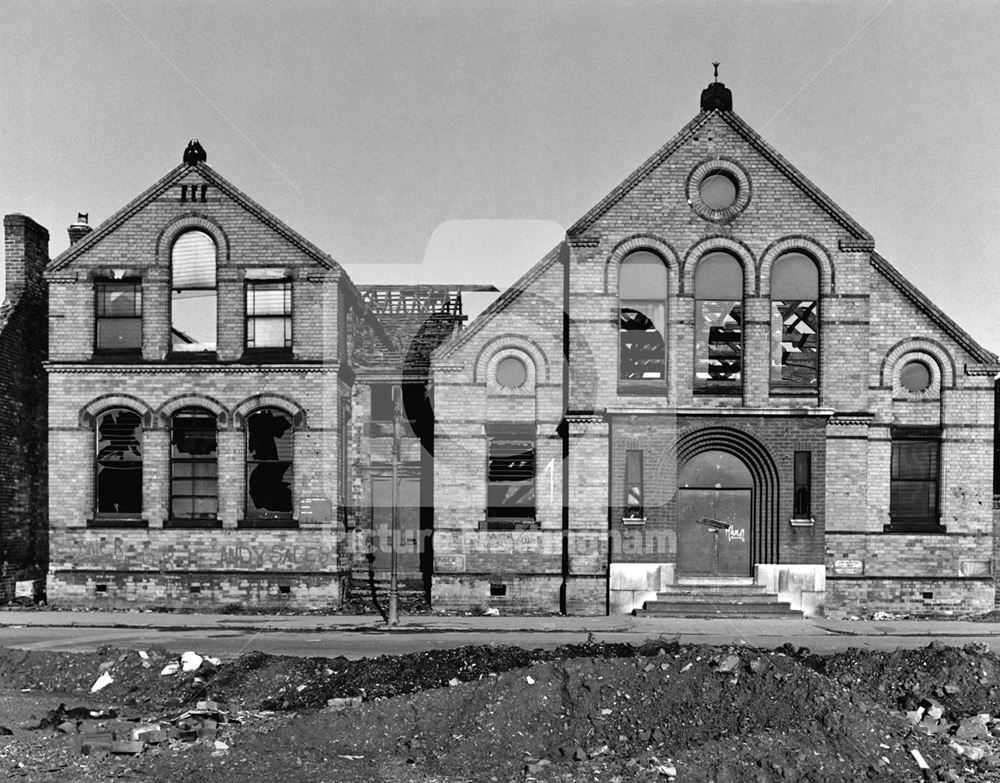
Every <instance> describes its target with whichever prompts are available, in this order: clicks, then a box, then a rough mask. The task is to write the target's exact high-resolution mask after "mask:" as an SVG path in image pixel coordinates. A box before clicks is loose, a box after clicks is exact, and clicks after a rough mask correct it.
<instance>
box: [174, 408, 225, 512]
mask: <svg viewBox="0 0 1000 783" xmlns="http://www.w3.org/2000/svg"><path fill="white" fill-rule="evenodd" d="M217 429H218V428H217V426H216V421H215V416H214V415H213V414H212V413H210V412H209V411H207V410H204V409H202V408H183V409H181V410H179V411H178V412H177V413H175V414H174V415H173V417H172V419H171V421H170V446H171V448H170V517H171V519H176V520H185V519H187V520H190V519H215V518H216V517H217V516H218V512H219V454H218V432H217Z"/></svg>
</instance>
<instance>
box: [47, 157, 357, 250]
mask: <svg viewBox="0 0 1000 783" xmlns="http://www.w3.org/2000/svg"><path fill="white" fill-rule="evenodd" d="M192 170H194V171H197V172H198V173H200V174H201V175H203V176H204V177H205V179H206V180H208V181H209V182H210V183H212V184H213V185H215V186H216V187H217V188H218V189H219V190H220V191H222V192H223V193H224V194H225V195H227V196H228V197H229V198H231V199H233V200H234V201H236V202H237V203H238V204H239V205H240V206H242V207H243V208H244V209H246V210H247V211H248V212H250V213H251V214H252V215H254V217H256V218H257V219H259V220H260V221H262V222H263V223H264V224H265V225H267V226H268V227H269V228H271V229H272V230H274V231H275V232H277V233H278V234H280V235H281V236H282V237H284V238H285V239H286V240H288V241H289V242H291V243H292V244H293V245H295V246H296V247H297V248H299V250H302V251H303V252H305V253H306V254H307V255H309V256H312V257H313V258H314V259H315V260H316V261H318V262H319V263H320V264H322V265H323V266H325V267H327V268H328V269H341V268H342V267H341V266H340V264H338V263H337V262H336V261H335V260H334V259H333V257H331V256H330V255H329V254H328V253H324V252H323V251H322V250H320V249H319V248H318V247H317V246H316V245H314V244H313V243H312V242H310V241H309V240H308V239H306V238H305V237H303V236H302V235H301V234H300V233H298V232H297V231H295V230H294V229H293V228H291V227H290V226H288V225H287V224H286V223H284V222H283V221H281V220H280V219H278V218H277V217H276V216H275V215H274V214H273V213H271V212H269V211H268V210H267V209H265V208H264V207H262V206H261V205H260V204H258V203H257V202H256V201H254V200H253V199H252V198H250V197H249V196H248V195H247V194H246V193H244V192H243V191H241V190H240V189H239V188H237V187H236V186H235V185H233V183H231V182H230V181H229V180H227V179H226V178H225V177H223V176H222V175H221V174H219V173H218V172H217V171H216V170H215V169H213V168H212V167H211V166H209V165H208V164H207V163H197V164H195V165H189V164H186V163H182V164H180V165H179V166H177V167H175V168H174V169H171V171H170V172H168V173H167V174H166V176H164V177H163V178H162V179H160V180H159V181H157V182H156V183H154V184H153V185H152V186H150V187H148V188H146V190H144V191H143V192H142V193H140V194H139V195H138V196H136V197H135V198H134V199H132V200H131V201H130V202H129V203H128V204H126V205H125V206H124V207H122V208H121V209H120V210H118V211H117V212H115V213H114V214H113V215H112V216H111V217H110V218H108V219H107V220H105V221H104V222H103V223H101V224H100V225H99V226H98V227H97V228H95V229H94V230H93V231H91V232H90V233H89V234H88V235H87V236H86V237H84V238H83V239H81V240H80V241H79V242H77V243H75V244H73V245H70V246H69V248H67V249H66V250H65V251H63V252H62V253H60V254H59V255H58V256H56V258H55V259H53V260H52V261H51V262H50V263H49V265H48V269H49V270H58V269H62V268H64V267H66V266H67V265H69V264H70V263H71V262H72V261H73V259H75V258H76V257H77V256H79V255H80V254H81V253H83V252H84V251H85V250H87V249H88V248H89V247H91V246H93V245H94V244H96V243H97V242H99V241H100V240H101V239H102V238H103V237H106V236H107V235H108V234H110V233H111V232H112V231H114V230H115V229H117V228H118V227H119V226H121V225H122V224H123V223H124V222H125V221H126V220H128V219H129V218H130V217H132V216H133V215H134V214H136V213H137V212H138V211H139V210H141V209H142V208H143V207H145V206H147V205H148V204H150V203H151V202H152V201H153V200H154V199H156V198H157V197H159V196H160V195H161V194H162V193H164V192H165V191H166V190H167V189H168V188H170V187H172V186H173V185H174V184H175V183H177V182H178V181H179V180H180V179H182V178H183V177H184V176H186V175H187V174H188V173H189V172H190V171H192Z"/></svg>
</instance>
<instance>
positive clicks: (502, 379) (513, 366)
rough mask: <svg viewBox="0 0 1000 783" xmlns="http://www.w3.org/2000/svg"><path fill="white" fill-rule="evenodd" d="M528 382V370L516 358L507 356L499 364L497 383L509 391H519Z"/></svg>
mask: <svg viewBox="0 0 1000 783" xmlns="http://www.w3.org/2000/svg"><path fill="white" fill-rule="evenodd" d="M527 380H528V368H527V367H526V366H525V364H524V362H522V361H521V360H520V359H518V358H517V357H514V356H507V357H505V358H503V359H501V360H500V361H499V362H498V363H497V383H499V384H500V385H501V386H503V387H504V388H507V389H517V388H519V387H521V386H523V385H524V382H525V381H527Z"/></svg>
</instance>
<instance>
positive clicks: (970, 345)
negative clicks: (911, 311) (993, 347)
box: [871, 253, 997, 364]
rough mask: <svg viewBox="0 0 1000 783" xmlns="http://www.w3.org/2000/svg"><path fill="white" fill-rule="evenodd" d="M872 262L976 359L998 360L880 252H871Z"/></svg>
mask: <svg viewBox="0 0 1000 783" xmlns="http://www.w3.org/2000/svg"><path fill="white" fill-rule="evenodd" d="M871 264H872V266H873V267H874V268H875V270H876V271H877V272H878V273H879V274H880V275H882V277H884V278H885V279H886V280H887V281H888V282H889V283H891V284H892V285H893V287H895V288H896V289H897V290H898V291H899V292H900V293H901V294H902V295H903V296H905V297H906V298H907V299H909V300H910V301H911V302H912V303H913V304H914V305H916V307H917V309H919V310H920V311H921V312H922V313H923V314H924V315H926V316H927V317H928V318H930V319H931V321H933V322H934V323H935V324H936V325H937V326H938V327H940V328H941V329H942V330H943V331H944V333H945V334H947V335H948V336H949V337H950V338H951V339H952V340H954V341H955V342H956V343H958V345H960V346H961V347H962V349H963V350H965V351H967V352H968V353H969V355H970V356H972V357H973V358H974V359H975V360H976V361H978V362H982V363H984V364H991V363H993V362H996V361H997V356H996V354H994V353H992V352H990V351H988V350H986V349H985V348H984V347H983V346H982V345H980V344H979V343H978V342H977V341H976V340H975V339H974V338H973V337H972V336H971V335H970V334H969V333H968V332H966V331H965V330H964V329H963V328H962V327H961V326H959V325H958V324H957V323H955V322H954V321H953V320H951V318H949V317H948V316H947V315H945V313H944V311H943V310H942V309H941V308H940V307H938V306H937V305H936V304H934V303H933V302H932V301H931V300H930V299H928V298H927V296H925V295H924V294H923V293H922V292H921V291H920V290H919V289H918V288H917V287H916V286H915V285H913V283H911V282H910V281H909V280H907V279H906V278H905V277H903V275H901V274H900V273H899V270H898V269H896V267H894V266H893V265H892V264H890V263H889V262H888V261H886V260H885V259H884V258H883V257H882V256H880V255H879V254H878V253H872V254H871Z"/></svg>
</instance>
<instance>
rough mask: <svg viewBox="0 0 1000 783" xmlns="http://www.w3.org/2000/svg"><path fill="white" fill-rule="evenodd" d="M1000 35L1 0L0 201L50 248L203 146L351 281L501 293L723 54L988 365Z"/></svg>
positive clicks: (955, 13) (849, 14)
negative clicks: (461, 285) (489, 288)
mask: <svg viewBox="0 0 1000 783" xmlns="http://www.w3.org/2000/svg"><path fill="white" fill-rule="evenodd" d="M998 29H1000V0H963V1H962V2H955V1H954V0H890V2H886V0H871V1H869V0H860V1H857V2H793V0H780V1H779V0H771V2H750V1H749V0H746V1H745V2H705V1H704V0H698V1H697V2H695V1H694V0H692V1H691V2H684V1H681V2H611V0H599V1H596V0H593V1H590V2H568V1H567V2H537V1H532V2H528V1H527V0H524V1H523V2H522V1H518V2H489V3H487V2H467V1H466V0H454V2H440V1H437V0H430V1H428V0H421V2H393V3H382V2H365V3H361V2H352V3H346V2H315V1H311V2H274V0H213V1H212V2H179V1H178V0H169V1H167V0H163V1H160V2H132V1H131V0H4V2H3V23H2V26H0V68H2V73H3V80H2V82H0V128H2V134H3V136H2V144H0V183H2V185H0V209H2V211H3V212H4V213H5V214H6V213H10V212H23V213H26V214H28V215H30V216H32V217H33V218H34V219H36V220H37V221H39V222H40V223H42V224H43V225H45V226H47V227H48V228H49V230H50V232H51V234H52V243H51V252H52V254H53V255H55V254H57V253H59V252H61V251H62V250H64V249H65V248H66V246H67V245H68V239H67V237H66V231H65V229H66V226H68V225H69V223H71V222H72V221H73V219H74V218H75V217H76V213H77V212H78V211H80V212H89V213H90V218H91V224H92V225H96V224H98V223H100V222H102V221H103V220H104V219H106V218H107V217H108V216H110V215H111V214H112V213H113V212H114V211H115V210H116V209H118V208H119V207H121V206H122V205H123V204H125V203H126V202H127V201H128V200H130V199H132V198H133V197H134V196H136V195H137V194H138V193H140V192H141V191H142V190H144V189H145V188H147V187H148V186H149V185H151V184H152V183H153V182H155V181H156V180H157V179H158V178H160V177H161V176H163V174H165V173H166V172H167V171H169V170H170V169H171V168H173V167H174V166H175V165H176V164H177V163H179V162H180V160H181V153H182V151H183V149H184V147H185V145H186V143H187V141H188V139H189V138H192V137H197V138H199V139H200V140H201V142H202V144H203V145H204V146H205V149H206V150H207V152H208V162H209V164H210V165H212V166H213V167H214V168H215V169H216V170H217V171H219V172H220V173H221V174H222V175H223V176H225V177H226V178H228V179H229V180H230V181H232V182H233V183H234V184H235V185H236V186H237V187H239V188H240V189H242V190H243V191H245V192H246V193H248V194H249V195H250V196H251V197H253V198H254V199H256V200H257V201H259V202H260V203H261V204H262V205H264V206H265V207H266V208H268V209H270V210H271V211H272V212H274V213H275V214H276V215H277V216H278V217H279V218H281V219H282V220H284V221H285V222H286V223H288V224H289V225H291V226H292V227H293V228H295V229H296V230H298V231H300V232H301V233H302V234H304V235H305V236H306V237H307V238H309V239H310V240H312V241H313V242H315V243H316V244H317V245H319V246H320V247H322V248H323V249H324V250H326V251H327V252H329V253H330V254H331V255H332V256H333V257H334V258H336V259H337V260H338V261H340V262H341V263H342V264H344V266H345V267H346V268H347V269H348V271H349V272H350V273H351V275H352V277H354V278H355V279H356V280H358V281H359V282H417V281H426V282H443V281H454V282H476V283H480V282H492V283H495V284H497V285H498V286H501V287H503V286H504V285H506V284H509V283H510V282H512V281H513V280H515V279H516V278H517V277H518V276H519V275H520V274H521V273H523V272H524V271H525V270H526V269H527V268H528V267H529V266H530V265H531V264H532V263H534V261H535V260H537V258H539V257H540V256H541V255H542V254H543V253H544V252H545V251H546V250H548V249H549V248H550V247H551V246H552V245H554V244H555V243H556V242H557V241H558V240H559V238H560V237H561V235H562V232H563V231H564V230H565V228H566V227H568V226H569V225H571V224H572V223H573V222H574V221H575V220H576V219H577V218H578V217H580V216H581V215H582V214H583V213H584V212H585V211H586V210H587V209H589V208H590V207H591V206H592V205H593V204H594V203H596V202H597V201H598V200H599V199H600V198H601V197H602V196H603V195H604V194H605V193H607V192H608V191H609V190H611V188H613V187H614V186H615V185H616V184H617V183H618V182H620V181H621V180H622V179H624V177H625V176H626V175H627V174H628V173H630V172H631V171H632V170H633V169H634V168H635V167H636V166H637V165H638V164H639V163H641V162H642V161H643V160H644V159H645V158H646V157H648V156H649V155H650V154H652V153H653V152H654V151H655V150H656V149H657V148H658V147H659V146H660V145H662V144H663V143H664V142H666V141H667V140H668V139H669V138H670V137H671V136H673V135H674V133H675V132H676V131H677V130H679V129H680V128H681V126H682V125H684V124H685V123H686V122H687V121H688V120H690V119H691V118H692V117H693V116H694V115H695V114H696V113H697V111H698V97H699V94H700V91H701V89H702V88H703V87H704V86H705V84H706V83H707V82H709V81H710V80H711V73H712V69H711V61H712V60H720V61H721V62H722V67H721V71H720V80H721V81H724V82H725V83H726V85H727V86H729V87H730V88H731V89H732V90H733V93H734V103H735V106H734V108H735V110H736V112H737V113H738V114H739V115H740V116H741V117H743V119H744V120H746V121H747V122H749V123H750V125H751V126H753V127H754V128H755V129H756V130H757V131H759V132H760V133H761V134H762V135H763V136H764V138H765V139H766V140H768V141H769V142H770V143H771V144H772V145H773V146H775V147H776V148H777V149H778V150H779V151H780V152H781V153H782V154H783V155H784V156H785V157H786V158H788V159H789V160H790V161H791V162H792V163H793V164H794V165H795V166H797V167H798V168H799V169H800V170H801V171H802V172H803V173H805V175H806V176H808V177H809V178H810V179H812V180H813V182H815V183H816V184H817V185H818V186H819V187H820V188H821V189H822V190H824V191H825V192H826V193H827V194H828V195H829V196H830V197H831V198H832V199H833V200H834V201H836V202H837V203H838V204H840V206H842V207H843V208H844V209H845V210H847V212H848V213H850V214H851V215H852V216H853V217H854V218H855V219H856V220H857V221H858V222H859V223H861V225H863V226H864V227H865V228H866V229H868V230H869V231H870V232H872V233H873V234H874V236H875V239H876V246H877V248H878V250H879V251H880V252H881V253H882V254H883V255H885V256H886V257H887V258H888V259H889V260H890V261H891V262H892V263H893V264H895V265H896V266H897V267H898V268H899V269H900V270H901V271H902V272H903V273H904V274H905V275H907V276H908V277H909V278H910V280H912V281H913V282H914V283H916V284H917V286H918V287H920V288H921V289H922V290H923V291H924V292H925V293H926V294H927V295H928V296H930V297H931V299H933V300H934V301H935V302H937V303H938V304H939V305H941V306H942V307H943V308H944V309H945V311H946V312H948V313H949V314H950V315H951V316H952V317H954V318H955V319H956V320H957V321H958V322H959V323H960V324H961V325H962V326H963V327H965V328H966V329H967V330H968V331H969V332H971V333H972V335H973V336H974V337H976V338H977V339H979V340H980V341H982V342H983V343H984V344H985V345H986V347H988V348H989V349H991V350H993V351H995V352H996V351H1000V318H998V317H997V316H996V315H995V310H996V307H995V305H996V302H997V301H998V300H1000V268H998V265H996V264H995V263H994V262H995V261H996V260H997V259H998V258H1000V143H998V142H1000V101H998V93H1000V89H998V83H997V79H998V74H1000V46H998V45H997V31H998ZM390 264H391V265H390ZM401 265H402V266H401Z"/></svg>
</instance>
